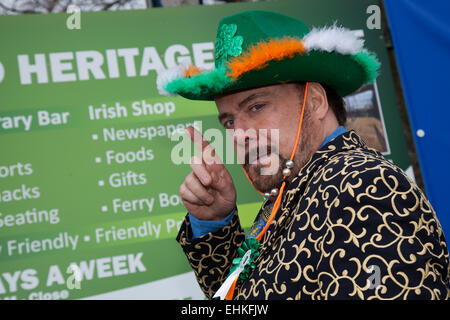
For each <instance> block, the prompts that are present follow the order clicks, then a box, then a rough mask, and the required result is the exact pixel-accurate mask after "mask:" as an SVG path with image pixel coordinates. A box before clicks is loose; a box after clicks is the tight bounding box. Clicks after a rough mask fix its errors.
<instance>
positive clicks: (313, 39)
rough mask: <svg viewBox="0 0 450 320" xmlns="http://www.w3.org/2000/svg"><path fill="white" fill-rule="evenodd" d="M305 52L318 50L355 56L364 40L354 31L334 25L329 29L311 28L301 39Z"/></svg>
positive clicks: (361, 47)
mask: <svg viewBox="0 0 450 320" xmlns="http://www.w3.org/2000/svg"><path fill="white" fill-rule="evenodd" d="M303 44H304V45H305V48H306V50H307V51H308V52H309V51H311V50H320V51H327V52H332V51H336V52H339V53H341V54H357V53H359V52H360V51H361V50H362V49H363V46H364V40H363V39H361V38H360V37H359V36H357V35H356V34H355V32H354V31H352V30H349V29H346V28H343V27H337V26H336V23H335V24H333V26H331V27H323V28H320V29H318V28H313V29H312V30H311V31H310V32H309V33H308V34H306V35H305V37H304V38H303Z"/></svg>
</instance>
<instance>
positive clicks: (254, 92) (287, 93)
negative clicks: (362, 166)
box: [215, 84, 317, 192]
mask: <svg viewBox="0 0 450 320" xmlns="http://www.w3.org/2000/svg"><path fill="white" fill-rule="evenodd" d="M303 93H304V86H299V85H297V84H278V85H271V86H265V87H259V88H256V89H250V90H246V91H240V92H236V93H231V94H227V95H223V96H217V97H216V98H215V101H216V105H217V108H218V111H219V121H220V123H221V124H222V125H223V126H224V127H225V128H226V129H232V131H231V132H232V138H233V141H234V147H235V149H236V152H237V153H238V158H239V154H245V160H244V159H243V160H244V161H243V163H244V164H243V166H244V169H245V170H246V171H247V173H248V175H249V177H250V179H251V180H252V182H253V184H254V185H255V187H256V188H258V190H260V191H262V192H270V190H271V189H272V188H274V187H279V182H280V181H281V179H282V178H283V174H282V170H283V168H285V163H286V161H287V160H289V158H290V156H291V153H292V150H293V148H294V143H295V140H296V135H297V129H298V124H299V120H300V114H301V108H302V104H303ZM313 118H314V117H311V112H310V111H309V110H308V106H305V114H304V117H303V125H302V131H301V136H300V140H299V145H298V147H297V150H296V154H295V157H294V162H295V167H294V168H293V169H292V173H291V175H290V176H289V179H292V178H293V177H294V176H295V175H297V174H298V171H299V170H300V169H301V168H302V167H303V166H304V165H305V164H306V162H307V161H308V160H309V158H310V157H311V155H312V154H313V153H314V152H315V150H317V146H316V144H317V141H315V140H317V139H314V135H313V132H314V127H315V125H317V122H316V121H314V119H313ZM255 132H256V135H255V134H253V133H255ZM249 133H251V134H249ZM276 134H278V139H276V138H277V137H276ZM277 140H278V141H279V143H277V142H278V141H277ZM252 155H253V156H252ZM255 155H256V156H255ZM273 169H275V170H273ZM268 173H270V174H268Z"/></svg>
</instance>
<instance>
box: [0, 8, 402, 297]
mask: <svg viewBox="0 0 450 320" xmlns="http://www.w3.org/2000/svg"><path fill="white" fill-rule="evenodd" d="M372 4H377V2H376V1H339V2H337V1H332V0H327V1H325V0H322V1H314V2H313V1H273V2H260V3H242V4H233V5H231V4H230V5H217V6H201V7H200V6H196V7H180V8H164V9H151V10H141V11H120V12H92V13H81V14H80V16H79V22H80V25H79V27H80V28H79V29H77V28H70V23H69V24H68V19H73V18H74V17H73V14H65V13H63V14H48V15H45V14H42V15H37V14H36V15H21V16H2V17H0V43H1V50H0V146H1V153H0V298H2V299H80V298H103V299H202V298H203V297H204V296H203V294H202V293H201V291H200V289H199V287H198V285H197V284H196V282H195V277H194V275H193V272H192V271H191V269H190V267H189V265H188V263H187V261H186V259H185V257H184V254H183V253H182V250H181V248H180V247H179V245H178V244H177V242H176V241H175V237H176V235H177V232H178V228H179V227H180V223H181V222H182V220H183V218H184V216H185V214H186V210H185V208H184V207H183V205H182V203H181V200H180V197H179V195H178V188H179V186H180V184H181V183H182V182H183V180H184V177H185V176H186V175H187V174H188V173H189V172H190V168H189V165H186V164H180V165H178V164H176V163H174V162H173V161H172V157H171V155H172V152H173V150H174V147H175V146H176V145H177V144H178V143H179V140H177V139H175V138H174V137H176V136H175V134H176V133H183V132H184V129H185V128H186V127H187V126H189V125H194V124H195V125H196V126H197V128H198V129H201V130H202V131H203V132H204V131H205V130H208V129H210V128H218V127H219V122H218V120H217V110H216V108H215V105H214V103H213V102H199V101H189V100H185V99H183V98H180V97H167V96H162V95H160V94H159V92H158V89H157V84H156V75H157V71H158V70H162V69H168V68H171V67H175V66H177V65H179V64H181V63H186V62H188V63H193V64H195V65H196V66H198V67H200V68H204V69H211V68H213V66H214V60H213V57H214V40H215V35H216V28H217V24H218V21H219V19H220V18H221V17H223V16H225V15H230V14H234V13H237V12H239V11H243V10H247V9H263V10H273V11H278V12H280V13H284V14H288V15H291V16H294V17H298V18H301V19H302V20H304V21H305V22H307V23H308V24H309V25H310V26H321V25H330V24H333V22H334V21H337V22H338V23H339V24H342V25H343V26H345V27H347V28H349V29H352V30H355V32H359V33H361V34H362V35H363V37H364V39H365V41H366V46H367V47H368V48H369V49H370V50H371V51H375V52H376V53H377V55H378V57H379V59H380V61H381V63H382V69H381V75H380V77H379V78H378V80H377V82H376V83H375V84H374V85H371V86H367V87H364V88H361V89H360V90H359V91H358V92H357V93H355V94H352V95H351V96H349V97H347V98H346V102H347V106H348V109H349V115H350V117H349V124H348V127H349V128H350V127H351V128H356V129H357V130H358V131H359V132H360V133H361V135H362V136H363V138H365V139H366V140H367V142H368V144H369V145H372V146H374V147H376V148H378V149H379V150H380V151H382V152H383V153H384V154H385V155H386V157H387V158H389V159H391V160H392V161H393V162H394V163H396V164H397V165H399V166H400V167H401V168H403V169H408V167H409V166H410V164H409V159H408V156H407V150H406V145H405V140H404V137H403V133H402V127H401V122H400V118H399V114H398V111H397V105H396V99H395V92H394V86H393V83H392V77H391V72H390V69H389V63H388V58H387V53H386V50H385V47H384V41H383V39H382V30H379V29H368V27H367V23H366V22H367V19H368V18H369V15H368V14H367V13H366V12H367V7H368V6H369V5H372ZM324 8H327V10H324ZM69 22H70V21H69ZM224 145H225V141H224ZM224 150H225V146H224ZM227 167H228V168H229V170H230V172H231V174H232V177H233V179H234V181H235V184H236V187H237V190H238V208H239V215H240V218H241V222H242V224H243V226H244V227H247V228H248V227H249V226H250V224H251V223H252V221H253V218H254V216H255V215H256V213H257V211H258V209H259V206H260V204H261V201H262V198H261V196H260V195H259V194H258V193H257V192H255V190H254V189H253V188H252V187H251V185H250V184H249V183H248V181H247V180H246V178H245V175H244V173H243V171H242V169H241V168H240V166H239V165H238V164H229V165H227Z"/></svg>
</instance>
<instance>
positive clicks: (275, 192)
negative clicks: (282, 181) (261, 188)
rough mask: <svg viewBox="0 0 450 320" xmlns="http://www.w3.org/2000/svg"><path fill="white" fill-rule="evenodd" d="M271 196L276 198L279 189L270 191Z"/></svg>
mask: <svg viewBox="0 0 450 320" xmlns="http://www.w3.org/2000/svg"><path fill="white" fill-rule="evenodd" d="M270 194H271V195H272V196H273V197H276V196H277V195H278V189H277V188H274V189H272V190H271V191H270Z"/></svg>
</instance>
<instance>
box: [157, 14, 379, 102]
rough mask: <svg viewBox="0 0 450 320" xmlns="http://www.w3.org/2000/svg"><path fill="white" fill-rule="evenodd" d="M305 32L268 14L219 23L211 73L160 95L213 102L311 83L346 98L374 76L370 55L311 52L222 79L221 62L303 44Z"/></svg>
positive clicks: (172, 85) (183, 81)
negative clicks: (264, 46)
mask: <svg viewBox="0 0 450 320" xmlns="http://www.w3.org/2000/svg"><path fill="white" fill-rule="evenodd" d="M308 32H309V29H308V27H307V25H306V24H305V23H304V22H302V21H300V20H298V19H295V18H292V17H289V16H286V15H282V14H279V13H275V12H270V11H256V10H251V11H245V12H242V13H238V14H235V15H232V16H228V17H224V18H222V20H220V22H219V27H218V31H217V37H216V43H215V44H216V55H215V58H216V59H215V66H216V69H215V70H213V71H208V72H203V73H201V74H199V75H195V76H192V77H190V78H178V79H175V80H173V81H172V82H170V83H168V84H167V86H166V88H165V89H166V91H168V92H170V93H177V94H179V95H181V96H183V97H185V98H187V99H191V100H214V96H215V95H217V94H222V93H228V92H232V91H239V90H245V89H250V88H255V87H260V86H264V85H271V84H277V83H284V82H298V81H312V82H319V83H322V84H327V85H329V86H331V87H332V88H334V89H335V91H336V93H337V94H338V95H340V96H342V97H343V96H346V95H348V94H350V93H352V92H354V91H356V90H357V89H359V88H360V87H361V86H362V85H364V84H367V83H371V82H372V81H373V80H374V79H375V77H376V76H377V69H378V68H379V65H380V63H379V62H378V60H377V58H376V56H375V54H373V53H370V52H368V51H366V50H362V51H361V52H359V53H357V54H356V55H350V54H340V53H338V52H326V51H320V50H312V51H310V52H309V53H305V54H301V55H300V54H298V55H294V56H293V57H292V58H286V59H283V60H272V61H269V62H268V63H267V66H266V67H264V68H262V69H258V70H251V71H249V72H247V73H244V74H243V75H242V76H241V77H240V78H239V79H238V80H237V81H234V80H233V79H231V78H229V77H228V76H227V75H226V70H227V69H226V68H227V65H226V62H227V61H230V59H232V58H234V57H236V56H238V55H240V54H241V53H242V52H247V51H248V50H249V48H250V46H254V45H256V44H257V43H259V42H261V41H268V40H270V39H275V38H279V39H280V38H283V37H285V36H291V37H298V38H303V37H304V36H305V35H306V34H307V33H308Z"/></svg>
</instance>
